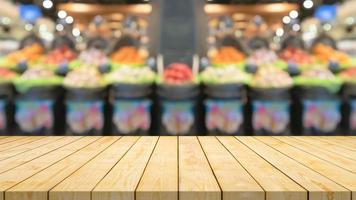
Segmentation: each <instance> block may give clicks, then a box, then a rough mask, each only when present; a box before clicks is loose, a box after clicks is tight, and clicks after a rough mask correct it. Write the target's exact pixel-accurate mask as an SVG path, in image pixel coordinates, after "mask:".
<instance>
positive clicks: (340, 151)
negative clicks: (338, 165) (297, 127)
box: [293, 137, 356, 160]
mask: <svg viewBox="0 0 356 200" xmlns="http://www.w3.org/2000/svg"><path fill="white" fill-rule="evenodd" d="M293 138H295V139H297V140H300V141H302V142H304V143H307V144H310V145H313V146H317V147H320V148H321V149H323V150H326V151H330V152H332V153H335V154H337V155H338V156H343V157H346V158H349V159H352V160H356V152H355V151H351V150H348V149H345V148H342V147H339V146H337V145H334V144H329V143H327V142H324V141H321V140H318V139H312V138H308V137H293Z"/></svg>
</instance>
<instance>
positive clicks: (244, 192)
mask: <svg viewBox="0 0 356 200" xmlns="http://www.w3.org/2000/svg"><path fill="white" fill-rule="evenodd" d="M198 139H199V141H200V143H201V146H202V148H203V151H204V152H205V155H206V157H207V159H208V161H209V163H210V166H211V168H212V169H213V172H214V174H215V176H216V179H217V180H218V183H219V185H220V187H221V190H222V196H223V199H224V200H264V199H265V193H264V191H263V189H262V188H261V187H260V186H259V185H258V183H257V182H256V181H255V180H254V179H253V178H252V177H251V176H250V175H249V174H248V173H247V171H246V170H245V169H244V168H243V167H242V166H241V165H240V164H239V163H238V162H237V161H236V160H235V158H234V157H233V156H232V155H231V154H230V153H229V152H228V151H227V150H226V149H225V147H224V146H222V144H221V143H220V142H219V141H218V140H217V139H216V138H215V137H198Z"/></svg>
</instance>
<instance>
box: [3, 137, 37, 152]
mask: <svg viewBox="0 0 356 200" xmlns="http://www.w3.org/2000/svg"><path fill="white" fill-rule="evenodd" d="M41 138H43V137H41V136H30V137H21V138H19V139H17V140H14V141H11V142H7V143H4V144H0V152H1V151H7V150H9V149H11V148H14V147H17V146H21V145H23V144H26V143H30V142H33V141H36V140H39V139H41Z"/></svg>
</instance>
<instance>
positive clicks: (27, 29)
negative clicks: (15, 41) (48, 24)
mask: <svg viewBox="0 0 356 200" xmlns="http://www.w3.org/2000/svg"><path fill="white" fill-rule="evenodd" d="M32 29H33V25H32V24H26V25H25V30H26V31H31V30H32Z"/></svg>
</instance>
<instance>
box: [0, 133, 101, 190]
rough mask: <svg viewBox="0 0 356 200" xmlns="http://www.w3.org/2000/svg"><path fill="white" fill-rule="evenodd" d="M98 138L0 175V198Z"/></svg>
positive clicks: (88, 139) (64, 148) (66, 148)
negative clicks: (7, 191)
mask: <svg viewBox="0 0 356 200" xmlns="http://www.w3.org/2000/svg"><path fill="white" fill-rule="evenodd" d="M98 139H99V137H85V138H81V139H79V140H77V141H74V142H73V143H70V144H68V145H66V146H64V147H62V148H60V149H58V150H56V151H52V152H50V153H48V154H46V155H44V156H42V157H39V158H36V159H34V160H32V161H30V162H28V163H26V164H23V165H20V166H18V167H16V168H13V169H11V171H6V172H4V173H1V174H0V196H4V192H5V191H6V190H8V189H10V188H11V187H13V186H15V185H16V184H18V183H20V182H22V181H24V180H25V179H27V178H29V177H31V176H33V175H34V174H36V173H38V172H40V171H42V170H44V169H46V168H47V167H49V166H51V165H53V164H54V163H56V162H58V161H60V160H61V159H63V158H65V157H67V156H69V155H71V154H72V153H74V152H76V151H78V150H80V149H82V148H83V147H85V146H87V145H89V144H90V143H92V142H94V141H96V140H98Z"/></svg>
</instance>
